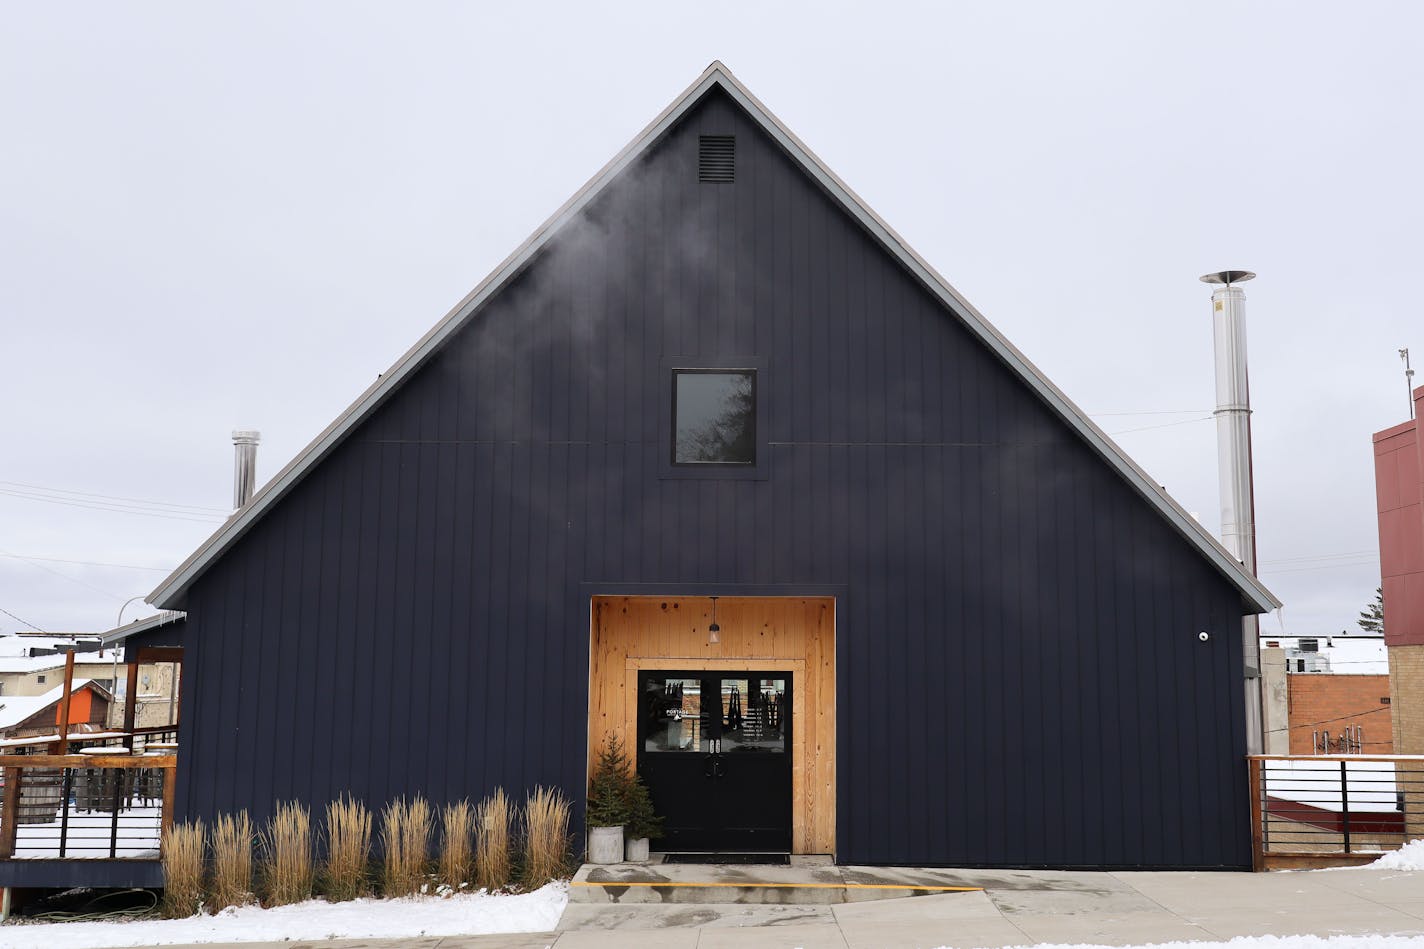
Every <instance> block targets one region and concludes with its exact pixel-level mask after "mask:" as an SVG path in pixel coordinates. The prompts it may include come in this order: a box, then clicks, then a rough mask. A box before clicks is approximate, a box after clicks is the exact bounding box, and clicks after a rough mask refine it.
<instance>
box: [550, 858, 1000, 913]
mask: <svg viewBox="0 0 1424 949" xmlns="http://www.w3.org/2000/svg"><path fill="white" fill-rule="evenodd" d="M980 889H981V888H980V887H978V886H975V885H973V884H972V883H970V882H968V881H965V880H963V879H960V878H958V877H956V876H955V875H954V873H953V872H952V871H944V870H919V869H913V868H903V867H897V868H883V867H838V866H834V865H832V864H829V863H824V862H816V863H797V864H793V865H792V866H781V867H779V866H748V865H745V864H661V863H647V864H636V863H616V864H609V865H606V866H595V865H592V864H584V865H583V866H582V867H580V868H579V871H578V873H576V874H574V879H573V884H572V886H571V887H570V890H569V902H571V903H620V904H627V903H703V904H726V903H746V904H778V905H788V906H817V905H828V904H835V903H855V902H859V901H862V900H888V899H903V898H905V897H910V896H930V895H941V894H945V893H963V892H976V891H978V890H980Z"/></svg>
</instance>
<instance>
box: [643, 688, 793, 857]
mask: <svg viewBox="0 0 1424 949" xmlns="http://www.w3.org/2000/svg"><path fill="white" fill-rule="evenodd" d="M791 685H792V683H791V673H789V672H774V671H772V672H698V671H692V672H663V671H657V672H652V671H645V672H640V673H639V674H638V690H639V702H640V705H639V715H638V768H639V770H640V771H641V772H642V775H643V778H644V780H645V781H647V783H648V790H649V791H650V792H651V795H652V798H653V807H654V809H655V810H656V811H657V813H658V814H659V815H660V816H661V817H662V818H663V837H662V839H661V840H659V841H657V844H656V847H657V849H659V850H667V851H712V852H717V851H725V852H736V851H743V852H756V853H776V852H789V851H790V850H791Z"/></svg>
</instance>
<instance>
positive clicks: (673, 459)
mask: <svg viewBox="0 0 1424 949" xmlns="http://www.w3.org/2000/svg"><path fill="white" fill-rule="evenodd" d="M683 376H750V377H751V380H752V411H751V426H752V439H751V441H752V457H751V460H750V461H678V460H677V397H678V385H677V383H678V380H679V379H680V378H681V377H683ZM671 379H672V431H671V432H669V433H668V440H669V442H670V444H669V448H670V453H669V455H668V462H669V463H670V464H672V465H674V466H675V467H679V468H681V467H686V466H699V467H705V466H707V465H722V466H724V467H735V468H746V467H755V466H756V463H757V455H758V454H759V449H760V447H761V446H760V445H758V444H757V404H758V402H759V399H758V392H757V389H758V386H757V371H756V369H752V368H747V369H741V368H737V369H734V368H731V367H727V368H710V367H709V368H697V369H677V368H674V369H673V370H672V376H671Z"/></svg>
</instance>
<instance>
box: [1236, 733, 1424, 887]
mask: <svg viewBox="0 0 1424 949" xmlns="http://www.w3.org/2000/svg"><path fill="white" fill-rule="evenodd" d="M1247 764H1248V767H1249V776H1250V788H1251V844H1252V865H1253V866H1254V868H1255V869H1257V870H1276V869H1287V868H1306V867H1331V866H1352V865H1359V864H1363V863H1369V862H1371V861H1374V860H1377V859H1378V858H1379V857H1380V855H1381V854H1382V853H1384V852H1386V851H1390V850H1397V849H1399V848H1400V847H1401V846H1403V845H1404V844H1405V843H1406V842H1407V841H1409V840H1411V839H1414V838H1416V837H1424V755H1250V756H1248V758H1247Z"/></svg>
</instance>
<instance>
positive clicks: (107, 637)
mask: <svg viewBox="0 0 1424 949" xmlns="http://www.w3.org/2000/svg"><path fill="white" fill-rule="evenodd" d="M187 618H188V614H187V613H184V612H182V611H181V610H164V611H163V612H161V613H154V614H153V615H152V616H146V617H144V618H143V619H138V620H134V621H133V622H132V623H128V624H126V625H124V626H118V627H115V628H114V629H111V630H109V631H108V632H107V633H103V634H101V635H100V637H99V641H100V642H101V643H103V644H104V645H105V646H114V645H119V644H121V643H123V642H124V641H125V640H126V639H128V638H129V637H130V636H137V635H139V634H140V633H147V632H150V631H152V630H155V629H158V628H160V627H162V626H166V625H168V624H169V623H176V622H178V621H179V620H186V619H187Z"/></svg>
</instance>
